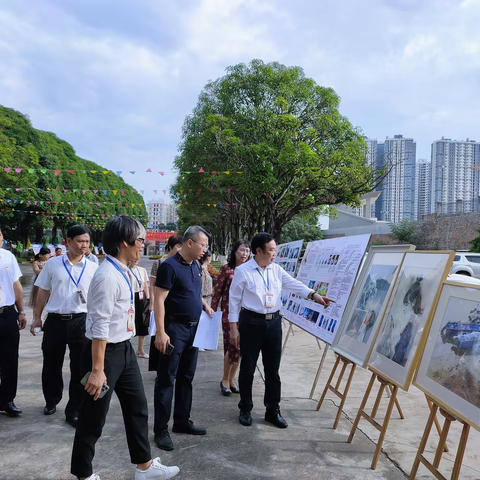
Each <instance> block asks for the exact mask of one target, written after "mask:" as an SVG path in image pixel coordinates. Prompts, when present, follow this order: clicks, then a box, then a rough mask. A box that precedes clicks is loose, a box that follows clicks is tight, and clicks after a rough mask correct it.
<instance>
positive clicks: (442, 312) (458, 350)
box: [414, 281, 480, 430]
mask: <svg viewBox="0 0 480 480" xmlns="http://www.w3.org/2000/svg"><path fill="white" fill-rule="evenodd" d="M479 372H480V286H478V285H468V284H465V283H461V284H460V283H456V282H450V281H447V282H445V284H444V285H443V288H442V293H441V295H440V300H439V302H438V305H437V308H436V311H435V315H434V317H433V320H432V324H431V327H430V331H429V333H428V338H427V342H426V345H425V349H424V352H423V355H422V358H421V361H420V366H419V368H418V372H417V375H416V378H415V381H414V384H415V385H416V386H417V387H419V388H420V389H421V390H423V391H424V392H425V393H426V394H427V396H429V397H431V398H432V399H433V400H435V401H436V402H437V403H438V404H439V405H441V406H443V407H444V408H446V409H447V411H451V412H452V413H453V414H454V415H455V416H457V417H459V418H461V419H463V420H464V421H466V422H467V423H469V424H470V425H471V426H473V427H474V428H476V429H478V430H480V373H479Z"/></svg>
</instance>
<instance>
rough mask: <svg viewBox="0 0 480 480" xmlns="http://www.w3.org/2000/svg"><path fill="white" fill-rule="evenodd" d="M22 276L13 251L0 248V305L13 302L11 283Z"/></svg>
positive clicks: (13, 294)
mask: <svg viewBox="0 0 480 480" xmlns="http://www.w3.org/2000/svg"><path fill="white" fill-rule="evenodd" d="M21 276H22V272H21V271H20V267H19V266H18V262H17V259H16V258H15V255H13V253H11V252H9V251H8V250H5V249H3V248H0V307H9V306H10V305H14V304H15V292H14V290H13V284H14V282H16V281H17V280H18V279H19V278H20V277H21Z"/></svg>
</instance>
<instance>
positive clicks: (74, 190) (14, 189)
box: [0, 187, 240, 197]
mask: <svg viewBox="0 0 480 480" xmlns="http://www.w3.org/2000/svg"><path fill="white" fill-rule="evenodd" d="M0 190H5V191H7V192H10V191H11V192H21V191H27V190H28V191H34V190H37V191H40V192H55V191H56V192H61V193H68V192H72V193H77V192H82V195H85V194H86V193H87V192H93V193H94V194H102V193H103V194H104V195H108V193H113V194H114V195H116V194H117V193H120V195H121V196H122V197H123V196H124V195H125V193H126V192H128V190H89V189H82V188H71V189H68V188H29V187H23V188H21V187H20V188H19V187H7V188H0ZM239 190H240V189H239V188H218V189H216V190H215V189H213V188H212V189H209V191H210V192H211V193H228V194H230V193H232V192H234V191H236V192H238V191H239ZM160 191H161V192H163V194H164V195H166V194H167V190H129V192H130V193H139V194H141V195H144V194H145V192H154V193H155V194H156V195H157V194H158V192H160ZM168 192H169V193H170V194H172V195H173V194H174V193H180V194H183V193H187V192H188V193H192V194H195V193H196V194H198V195H200V194H201V193H202V189H201V188H197V189H193V188H188V189H179V190H174V189H173V188H171V189H170V190H168Z"/></svg>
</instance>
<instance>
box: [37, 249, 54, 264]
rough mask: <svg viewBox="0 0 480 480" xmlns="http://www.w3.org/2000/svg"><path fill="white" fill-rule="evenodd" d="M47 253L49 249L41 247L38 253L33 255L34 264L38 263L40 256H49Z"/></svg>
mask: <svg viewBox="0 0 480 480" xmlns="http://www.w3.org/2000/svg"><path fill="white" fill-rule="evenodd" d="M49 253H50V249H49V248H47V247H42V248H40V251H39V252H38V253H37V254H36V255H35V258H34V260H35V261H36V262H38V260H39V259H40V255H47V254H49Z"/></svg>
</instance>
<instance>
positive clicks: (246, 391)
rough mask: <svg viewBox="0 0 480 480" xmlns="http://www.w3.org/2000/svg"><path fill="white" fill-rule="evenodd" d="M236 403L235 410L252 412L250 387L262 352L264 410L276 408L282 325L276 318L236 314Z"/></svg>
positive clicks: (277, 403) (279, 393)
mask: <svg viewBox="0 0 480 480" xmlns="http://www.w3.org/2000/svg"><path fill="white" fill-rule="evenodd" d="M239 331H240V354H241V356H242V362H241V363H240V373H239V375H238V384H239V387H240V402H239V403H238V408H240V410H244V411H248V412H249V411H251V410H252V408H253V400H252V385H253V376H254V373H255V367H256V365H257V360H258V356H259V354H260V351H261V352H262V360H263V369H264V371H265V396H264V400H263V402H264V404H265V407H266V408H267V410H275V409H277V408H278V405H279V403H280V396H281V382H280V375H279V374H278V370H279V368H280V358H281V355H282V323H281V317H280V315H277V316H276V317H275V318H273V319H272V320H265V319H264V318H262V317H260V316H256V315H252V314H251V313H249V312H248V311H247V310H242V311H241V312H240V323H239Z"/></svg>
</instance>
